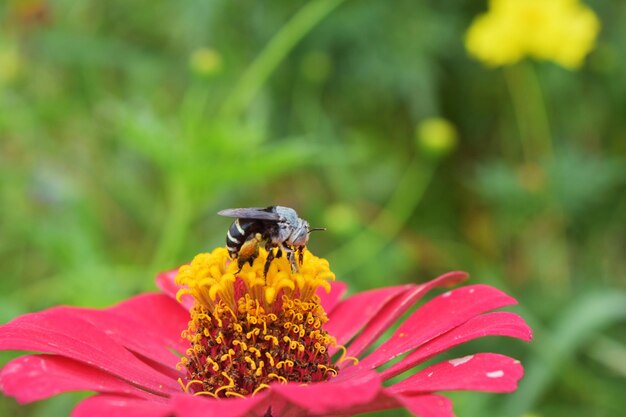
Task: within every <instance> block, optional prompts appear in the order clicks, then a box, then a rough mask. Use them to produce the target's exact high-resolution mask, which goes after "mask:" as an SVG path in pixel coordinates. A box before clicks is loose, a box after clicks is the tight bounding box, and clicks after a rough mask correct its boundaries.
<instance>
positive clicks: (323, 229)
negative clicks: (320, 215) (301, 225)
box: [309, 227, 326, 233]
mask: <svg viewBox="0 0 626 417" xmlns="http://www.w3.org/2000/svg"><path fill="white" fill-rule="evenodd" d="M316 230H322V231H325V230H326V228H325V227H314V228H312V229H309V233H311V232H315V231H316Z"/></svg>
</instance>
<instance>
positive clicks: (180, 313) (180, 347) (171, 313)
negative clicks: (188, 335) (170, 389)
mask: <svg viewBox="0 0 626 417" xmlns="http://www.w3.org/2000/svg"><path fill="white" fill-rule="evenodd" d="M106 311H107V312H110V313H113V314H116V315H117V316H118V317H119V316H122V317H124V318H125V319H126V320H132V321H133V322H134V323H135V324H136V325H137V326H140V328H141V329H142V330H145V331H146V332H147V333H149V334H152V335H158V336H157V337H158V340H159V343H160V344H163V345H165V346H167V347H168V348H170V349H174V350H176V351H178V352H181V353H184V352H185V351H186V350H187V348H188V347H189V342H188V341H187V340H186V339H183V338H182V337H181V332H182V331H183V330H185V329H187V324H188V322H189V318H190V317H189V312H188V311H187V310H185V309H184V308H182V306H181V305H180V304H179V303H178V302H176V301H175V300H172V299H171V298H170V297H168V296H166V295H164V294H150V293H147V294H141V295H138V296H136V297H133V298H130V299H128V300H125V301H123V302H121V303H120V304H117V305H115V306H113V307H110V308H107V310H106ZM157 317H158V318H159V320H155V318H157ZM142 338H143V337H142ZM135 339H136V337H135ZM140 353H142V352H140ZM146 356H147V355H146Z"/></svg>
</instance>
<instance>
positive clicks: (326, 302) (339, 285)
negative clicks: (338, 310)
mask: <svg viewBox="0 0 626 417" xmlns="http://www.w3.org/2000/svg"><path fill="white" fill-rule="evenodd" d="M347 289H348V285H347V284H346V283H345V282H341V281H332V282H331V283H330V292H329V293H327V292H326V290H324V288H322V287H320V288H318V289H317V292H316V294H317V296H318V297H319V298H320V300H321V301H322V307H324V310H325V311H326V314H330V312H331V311H333V309H334V308H335V307H336V306H337V304H339V300H340V299H341V296H342V295H343V294H344V293H345V292H346V290H347Z"/></svg>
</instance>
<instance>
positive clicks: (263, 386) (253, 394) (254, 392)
mask: <svg viewBox="0 0 626 417" xmlns="http://www.w3.org/2000/svg"><path fill="white" fill-rule="evenodd" d="M269 387H270V386H269V385H267V384H261V385H259V386H258V387H257V388H256V389H255V390H254V391H253V392H252V396H253V397H254V396H255V395H256V394H257V393H258V392H259V391H261V390H264V389H267V388H269Z"/></svg>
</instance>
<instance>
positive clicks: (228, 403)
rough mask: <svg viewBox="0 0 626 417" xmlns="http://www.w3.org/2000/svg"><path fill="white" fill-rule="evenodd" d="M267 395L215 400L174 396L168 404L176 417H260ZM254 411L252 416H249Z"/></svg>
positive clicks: (265, 405) (265, 408)
mask: <svg viewBox="0 0 626 417" xmlns="http://www.w3.org/2000/svg"><path fill="white" fill-rule="evenodd" d="M266 397H267V394H261V395H255V396H254V397H246V398H229V399H227V400H223V399H220V400H216V399H214V398H212V397H205V396H199V395H198V396H193V395H187V394H175V395H173V396H172V397H171V399H170V403H171V406H172V409H173V414H175V415H176V417H211V416H228V417H240V416H244V415H256V416H258V417H262V416H263V414H264V413H265V411H266V410H267V408H268V407H269V404H268V402H267V401H266ZM253 410H254V413H253V414H249V413H251V412H252V411H253Z"/></svg>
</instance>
